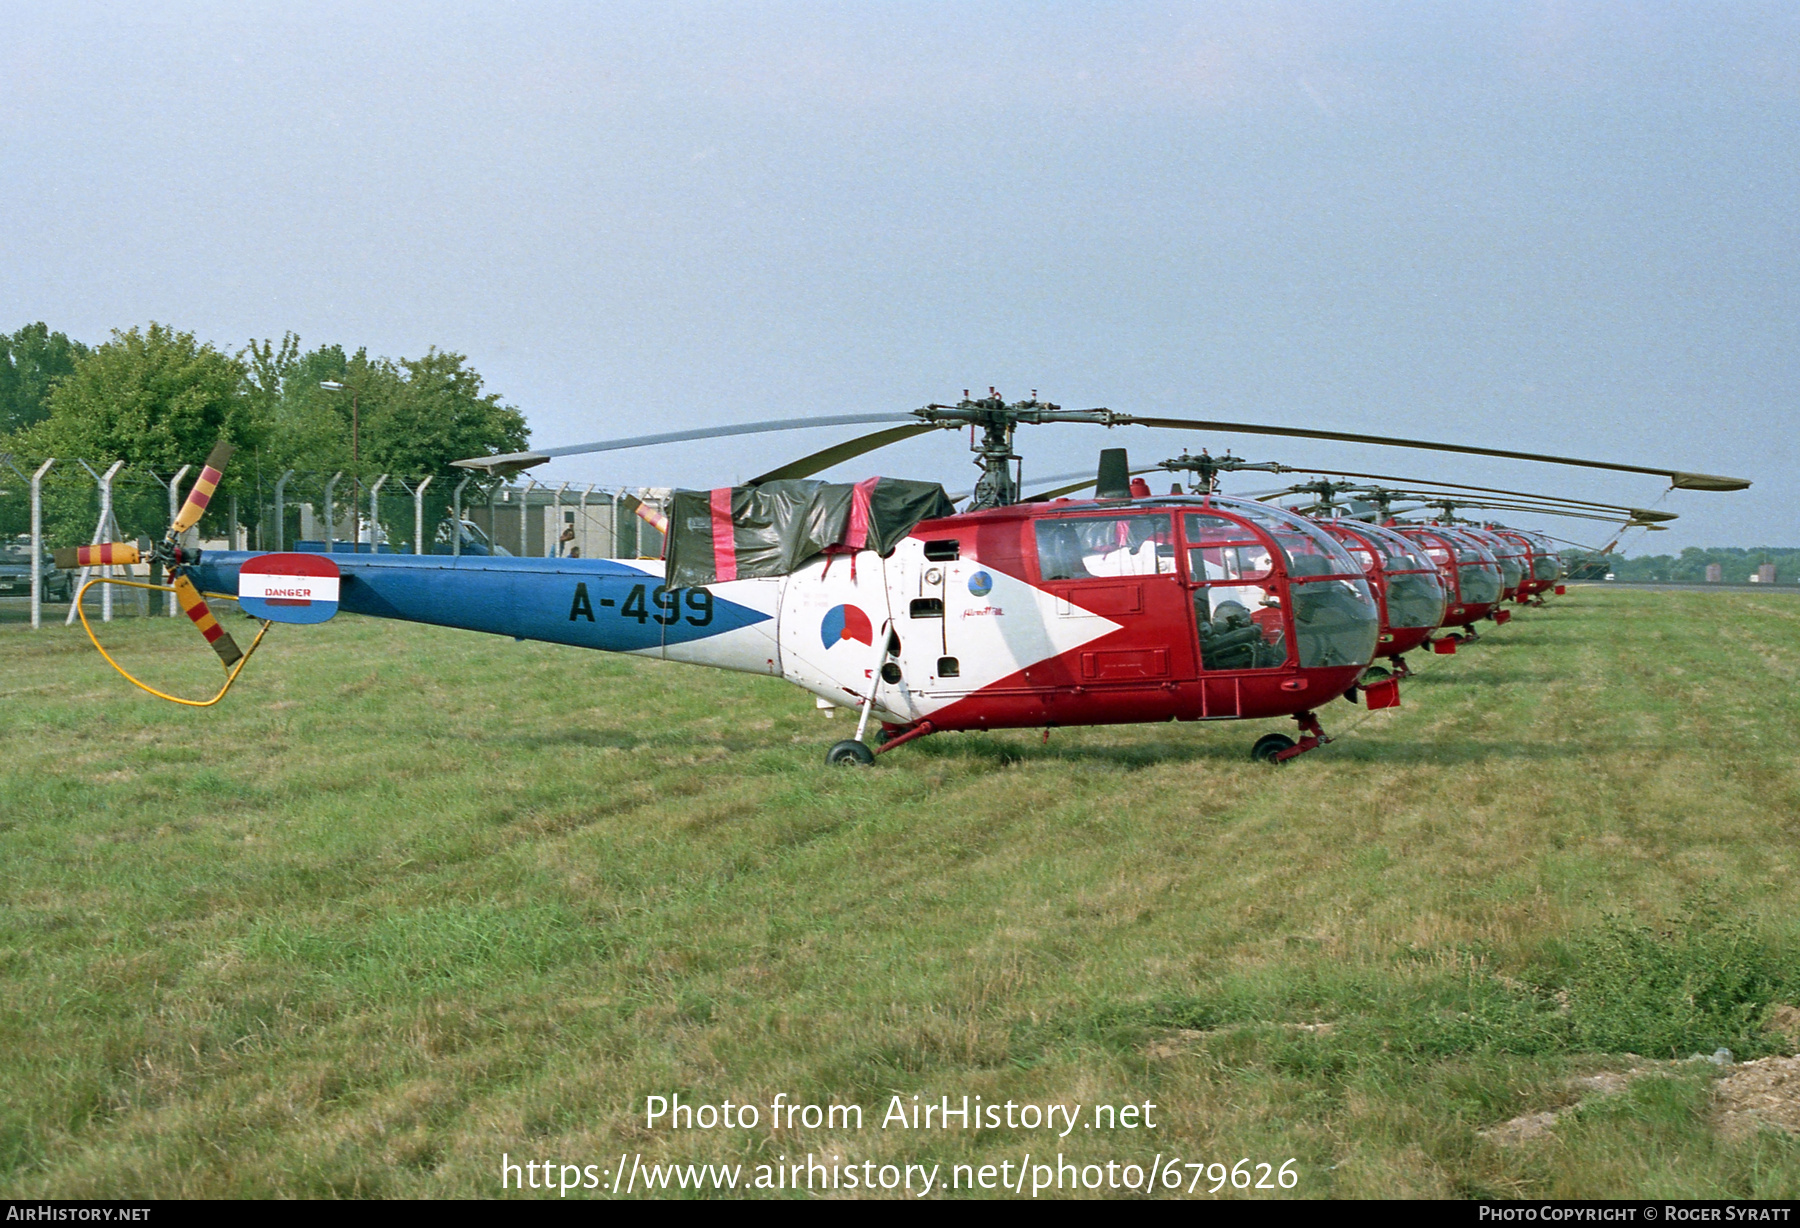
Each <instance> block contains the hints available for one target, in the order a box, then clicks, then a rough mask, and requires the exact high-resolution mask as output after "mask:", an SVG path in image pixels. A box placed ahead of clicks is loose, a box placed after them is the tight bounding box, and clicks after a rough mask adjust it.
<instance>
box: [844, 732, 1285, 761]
mask: <svg viewBox="0 0 1800 1228" xmlns="http://www.w3.org/2000/svg"><path fill="white" fill-rule="evenodd" d="M840 745H842V744H841V743H840ZM1294 745H1295V743H1294V739H1292V738H1290V737H1288V736H1287V734H1285V733H1265V734H1264V735H1263V736H1262V737H1260V738H1258V739H1256V745H1255V746H1252V747H1251V748H1250V757H1251V758H1252V759H1254V760H1256V761H1257V762H1258V763H1274V762H1275V756H1276V755H1279V754H1280V753H1281V752H1282V751H1284V750H1291V749H1292V748H1293V746H1294Z"/></svg>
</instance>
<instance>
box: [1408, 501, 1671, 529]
mask: <svg viewBox="0 0 1800 1228" xmlns="http://www.w3.org/2000/svg"><path fill="white" fill-rule="evenodd" d="M1407 501H1408V502H1416V500H1414V499H1411V498H1408V499H1407ZM1457 507H1458V508H1469V509H1470V510H1472V511H1478V512H1531V513H1533V514H1535V515H1539V516H1565V517H1567V518H1569V519H1571V520H1598V521H1599V522H1600V523H1602V524H1619V525H1624V524H1632V525H1641V524H1643V521H1641V520H1634V519H1631V518H1630V517H1627V518H1625V519H1623V520H1621V519H1620V518H1619V517H1618V516H1601V515H1597V514H1596V513H1594V512H1572V511H1567V510H1564V509H1560V508H1553V507H1533V506H1532V505H1530V504H1527V503H1459V504H1457ZM1396 510H1397V511H1398V510H1400V509H1396ZM1404 510H1405V511H1407V512H1424V511H1436V510H1438V509H1437V508H1436V507H1435V505H1433V504H1430V503H1423V502H1421V503H1420V506H1418V507H1409V508H1406V509H1404Z"/></svg>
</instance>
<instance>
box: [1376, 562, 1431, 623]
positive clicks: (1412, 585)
mask: <svg viewBox="0 0 1800 1228" xmlns="http://www.w3.org/2000/svg"><path fill="white" fill-rule="evenodd" d="M1387 619H1388V626H1389V627H1390V628H1399V627H1435V626H1437V625H1438V624H1439V623H1441V622H1443V621H1444V586H1443V584H1442V583H1440V582H1439V581H1438V577H1437V572H1436V571H1435V570H1434V571H1406V572H1401V573H1399V574H1398V575H1390V576H1389V577H1388V581H1387Z"/></svg>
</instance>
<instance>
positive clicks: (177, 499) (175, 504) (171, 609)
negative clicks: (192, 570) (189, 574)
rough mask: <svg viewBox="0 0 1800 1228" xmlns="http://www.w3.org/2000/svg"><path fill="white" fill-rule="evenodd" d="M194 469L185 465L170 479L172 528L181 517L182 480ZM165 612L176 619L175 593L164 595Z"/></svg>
mask: <svg viewBox="0 0 1800 1228" xmlns="http://www.w3.org/2000/svg"><path fill="white" fill-rule="evenodd" d="M192 468H193V466H192V465H183V466H182V467H181V468H179V469H177V470H176V471H175V476H174V477H172V478H170V479H169V524H170V526H171V527H173V526H174V524H175V517H177V516H179V515H181V479H182V478H185V477H186V476H187V472H188V470H189V469H192ZM177 544H179V543H177ZM169 580H170V583H173V582H174V577H173V576H171V577H169ZM163 611H164V613H165V614H167V615H168V617H170V618H174V617H175V594H174V593H167V594H165V595H164V598H163Z"/></svg>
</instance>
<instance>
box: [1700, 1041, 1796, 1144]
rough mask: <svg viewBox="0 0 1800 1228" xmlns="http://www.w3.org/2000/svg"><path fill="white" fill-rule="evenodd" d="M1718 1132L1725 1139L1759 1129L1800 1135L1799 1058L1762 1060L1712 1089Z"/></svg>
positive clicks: (1743, 1067) (1737, 1069)
mask: <svg viewBox="0 0 1800 1228" xmlns="http://www.w3.org/2000/svg"><path fill="white" fill-rule="evenodd" d="M1713 1106H1714V1108H1715V1109H1717V1111H1718V1115H1719V1130H1720V1132H1721V1133H1722V1134H1724V1135H1725V1136H1726V1137H1728V1138H1742V1137H1744V1136H1745V1135H1749V1134H1754V1133H1756V1131H1757V1129H1758V1128H1759V1127H1761V1126H1771V1127H1773V1128H1775V1129H1777V1130H1785V1131H1787V1132H1788V1133H1789V1134H1800V1057H1765V1058H1762V1059H1760V1060H1758V1061H1754V1062H1745V1063H1743V1064H1742V1065H1740V1066H1736V1067H1734V1068H1733V1069H1732V1072H1731V1073H1730V1074H1729V1075H1727V1076H1725V1077H1724V1078H1723V1079H1720V1080H1719V1081H1718V1083H1717V1084H1716V1085H1714V1087H1713Z"/></svg>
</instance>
